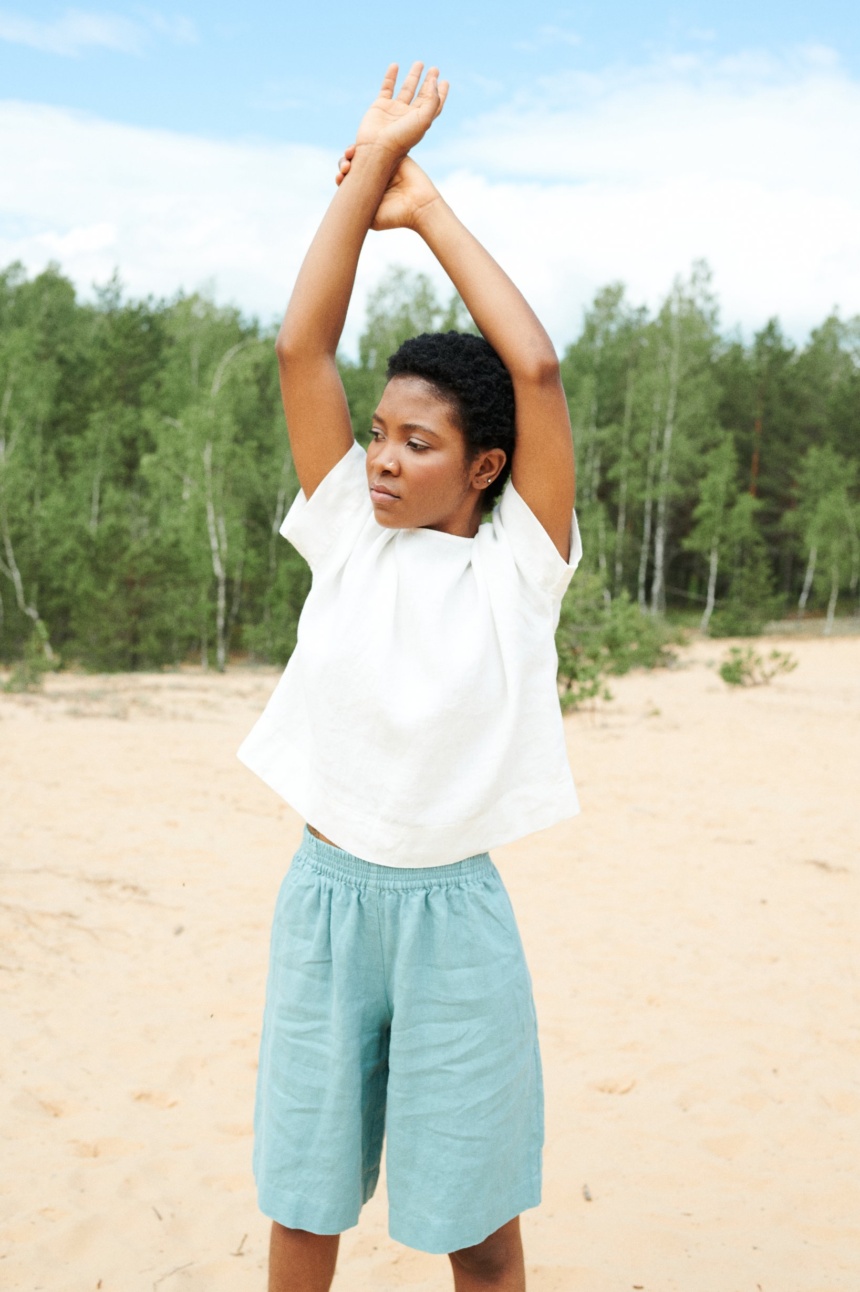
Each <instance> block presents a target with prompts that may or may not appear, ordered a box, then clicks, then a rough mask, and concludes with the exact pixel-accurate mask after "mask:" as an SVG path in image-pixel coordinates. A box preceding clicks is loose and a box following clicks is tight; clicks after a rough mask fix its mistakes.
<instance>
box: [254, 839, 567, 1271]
mask: <svg viewBox="0 0 860 1292" xmlns="http://www.w3.org/2000/svg"><path fill="white" fill-rule="evenodd" d="M383 1133H384V1136H385V1140H386V1159H385V1163H386V1176H387V1186H388V1214H389V1232H390V1234H391V1237H392V1238H394V1239H395V1240H397V1241H398V1242H401V1243H405V1244H406V1245H407V1246H409V1247H414V1248H417V1249H419V1250H420V1251H425V1252H453V1251H458V1250H459V1249H460V1248H463V1247H471V1246H473V1245H474V1244H475V1243H479V1242H481V1241H482V1240H483V1239H484V1238H486V1237H487V1236H488V1235H489V1234H491V1233H493V1232H494V1231H495V1230H496V1229H498V1228H499V1227H500V1226H501V1225H503V1224H505V1223H506V1222H507V1221H508V1220H511V1219H512V1218H513V1217H514V1216H517V1215H519V1213H520V1212H521V1211H525V1210H526V1209H527V1208H529V1207H536V1206H537V1205H538V1203H539V1202H540V1189H541V1150H542V1146H543V1083H542V1079H541V1064H540V1054H539V1051H538V1040H537V1024H536V1019H535V1010H534V1003H533V1000H532V989H531V980H530V978H529V972H528V968H527V967H526V962H525V958H524V956H523V949H522V944H521V942H520V937H519V933H518V931H517V926H516V921H515V919H514V914H513V911H512V909H511V903H510V899H509V898H508V894H507V892H506V891H505V887H504V885H503V883H502V880H501V877H500V876H499V873H498V871H497V870H496V868H495V866H494V865H493V863H492V861H491V860H490V858H489V856H488V855H487V854H486V853H483V854H481V855H480V856H476V857H468V858H466V860H465V861H459V862H455V863H453V864H452V865H446V866H433V867H428V868H424V869H405V868H403V869H400V868H393V867H390V866H377V865H374V864H372V863H370V862H366V861H361V860H359V859H358V858H357V857H353V856H351V855H350V854H349V853H347V852H342V851H341V850H340V849H339V848H333V847H331V846H330V845H328V844H325V843H322V842H321V841H320V840H318V839H316V838H315V837H314V836H313V835H312V834H311V833H310V832H309V831H308V830H305V834H304V838H303V841H302V844H301V847H300V848H299V851H298V852H297V853H296V855H295V857H294V858H293V862H292V865H291V866H290V869H289V871H288V872H287V875H286V877H285V879H284V881H283V884H282V886H281V890H280V893H279V895H278V900H277V906H276V909H275V918H274V926H273V931H272V943H271V957H270V964H269V977H268V983H267V987H266V1009H265V1016H264V1020H263V1034H262V1040H261V1045H260V1067H259V1074H258V1079H257V1099H256V1107H255V1114H254V1136H255V1138H254V1175H255V1178H256V1182H257V1190H258V1196H259V1202H260V1209H261V1210H262V1212H263V1213H264V1214H265V1215H267V1216H269V1217H270V1218H271V1219H273V1220H277V1221H279V1222H280V1223H281V1224H282V1225H286V1226H288V1227H289V1228H293V1229H306V1230H310V1231H311V1232H312V1233H316V1234H338V1233H341V1232H342V1231H343V1230H344V1229H349V1228H350V1227H351V1226H352V1225H355V1224H356V1223H357V1221H358V1216H359V1212H360V1211H361V1207H362V1205H363V1204H364V1203H365V1202H366V1201H367V1199H368V1198H369V1197H370V1196H371V1195H372V1193H373V1191H374V1189H375V1187H376V1182H377V1178H378V1176H379V1165H380V1159H381V1155H382V1143H383Z"/></svg>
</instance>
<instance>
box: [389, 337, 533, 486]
mask: <svg viewBox="0 0 860 1292" xmlns="http://www.w3.org/2000/svg"><path fill="white" fill-rule="evenodd" d="M386 377H387V379H388V380H389V381H390V380H391V379H392V377H420V378H421V379H422V381H426V382H429V383H430V384H431V385H432V386H435V387H436V388H437V389H438V391H439V393H440V394H441V395H442V396H443V397H444V398H446V399H447V400H448V401H449V402H450V403H451V404H452V406H453V408H454V410H455V412H456V420H457V424H458V426H459V428H460V430H461V431H462V433H463V439H464V440H465V443H466V456H467V458H473V457H475V456H476V455H477V454H478V453H480V452H481V451H482V450H483V449H504V451H505V455H506V461H505V465H504V467H503V468H502V470H501V471H500V472H499V474H498V475H497V476H496V478H495V480H494V481H493V483H492V484H491V485H489V486H488V487H487V489H486V490H485V493H484V507H485V509H487V510H488V509H489V508H490V507H492V505H493V503H494V502H495V500H496V499H497V498H498V496H499V494H500V493H501V492H502V490H503V489H504V487H505V484H506V483H507V479H508V476H509V475H510V473H511V463H512V461H513V456H514V446H515V443H516V427H515V421H514V412H515V409H514V385H513V382H512V381H511V377H510V373H509V372H508V370H507V368H506V367H505V365H504V364H503V363H502V361H501V359H500V358H499V356H498V355H497V354H496V352H495V350H494V349H493V347H492V346H491V345H490V343H489V341H485V340H484V338H483V337H482V336H475V335H474V334H473V333H470V332H424V333H422V335H421V336H415V337H411V338H410V339H409V340H408V341H404V342H403V344H402V345H401V347H400V349H399V350H395V352H394V354H393V355H392V356H391V358H390V359H389V360H388V370H387V372H386Z"/></svg>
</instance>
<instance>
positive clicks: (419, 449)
mask: <svg viewBox="0 0 860 1292" xmlns="http://www.w3.org/2000/svg"><path fill="white" fill-rule="evenodd" d="M407 444H408V446H409V448H410V449H412V451H413V452H414V453H426V452H427V450H428V449H429V447H430V445H429V444H422V443H421V441H420V440H408V441H407Z"/></svg>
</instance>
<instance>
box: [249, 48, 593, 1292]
mask: <svg viewBox="0 0 860 1292" xmlns="http://www.w3.org/2000/svg"><path fill="white" fill-rule="evenodd" d="M422 67H423V65H422V64H420V63H416V64H414V65H413V67H412V69H411V70H410V72H409V74H408V76H407V77H406V79H405V81H404V83H403V86H402V88H401V90H400V91H399V93H398V94H396V95H395V86H396V80H397V65H396V64H393V65H392V66H391V67H390V68H389V69H388V72H387V74H386V76H385V79H384V81H383V84H382V90H381V92H380V95H379V97H378V98H377V100H376V101H375V102H374V104H373V105H372V106H371V108H370V109H369V111H368V112H367V113H366V115H365V116H364V118H363V120H362V122H361V125H360V126H359V129H358V133H357V136H356V141H355V144H354V145H353V146H351V147H350V148H349V149H347V152H346V154H345V156H344V158H343V159H342V160H341V163H340V168H339V174H338V177H337V179H338V191H337V193H336V194H335V197H334V199H333V201H332V203H331V206H330V207H329V209H328V211H327V213H326V215H325V217H324V219H323V221H322V224H321V225H320V228H319V230H318V232H317V234H316V236H315V238H314V241H313V243H312V245H311V247H310V249H309V251H308V253H307V256H306V258H305V261H304V263H303V265H302V268H301V272H300V274H299V277H298V280H297V282H296V286H295V289H294V291H293V295H292V297H291V300H290V303H289V308H288V310H287V313H286V317H285V319H284V323H283V326H282V328H281V331H280V334H279V337H278V344H277V352H278V359H279V365H280V373H281V384H282V392H283V399H284V409H285V412H286V418H287V424H288V427H289V433H290V442H291V445H292V451H293V456H294V461H295V465H296V470H297V473H298V477H299V481H300V484H301V492H300V494H299V495H298V497H297V499H296V501H295V503H294V504H293V506H292V507H291V509H290V512H289V513H288V515H287V517H286V519H285V521H284V524H283V526H282V530H281V532H282V533H283V534H284V535H285V536H286V537H287V538H289V539H290V541H291V542H293V544H294V545H295V546H296V547H297V548H298V550H299V551H300V552H301V553H302V554H303V555H304V556H305V557H306V559H307V560H308V562H309V564H310V567H311V570H312V573H313V583H312V588H311V592H310V594H309V596H308V600H307V602H306V604H305V608H304V610H303V612H302V618H301V622H300V626H299V634H298V645H297V648H296V651H295V652H294V654H293V656H292V658H291V660H290V663H289V665H288V667H287V669H286V672H285V673H284V676H283V677H282V679H281V681H280V682H279V684H278V687H277V688H276V691H275V693H274V695H273V696H272V699H271V700H270V702H269V704H268V706H267V708H266V711H265V712H264V714H263V715H262V717H261V719H260V720H259V722H258V723H257V725H256V726H255V728H254V730H253V731H252V732H251V734H250V736H249V737H248V739H247V740H246V741H245V743H244V744H243V746H242V748H241V750H240V757H241V758H242V759H243V761H245V762H246V763H247V765H248V766H249V767H251V768H252V770H254V771H255V772H257V774H258V775H260V776H261V777H262V778H263V779H264V780H265V781H266V782H267V783H268V784H269V785H271V786H272V788H273V789H275V790H276V791H277V792H278V793H279V794H281V795H282V797H283V798H285V799H286V800H287V801H288V802H289V803H291V804H292V806H293V807H294V808H296V810H297V811H298V812H300V813H301V814H302V816H303V817H304V818H305V820H306V821H307V823H308V828H307V829H306V831H305V835H304V839H303V843H302V845H301V847H300V849H299V852H298V853H297V854H296V857H295V858H294V859H293V862H292V865H291V867H290V869H289V871H288V873H287V876H286V878H285V880H284V883H283V886H282V888H281V892H280V894H279V897H278V904H277V909H276V913H275V923H274V929H273V935H272V950H271V962H270V973H269V981H268V987H267V997H266V1015H265V1019H264V1026H263V1038H262V1044H261V1058H260V1070H259V1078H258V1088H257V1105H256V1113H255V1135H256V1138H255V1151H254V1165H255V1174H256V1178H257V1185H258V1191H259V1197H260V1205H261V1207H262V1209H263V1211H264V1212H265V1213H266V1214H267V1215H268V1216H270V1217H271V1218H272V1220H273V1222H274V1223H273V1227H272V1241H271V1253H270V1273H269V1280H270V1282H269V1287H270V1292H326V1290H327V1289H328V1288H329V1286H330V1283H331V1280H332V1277H333V1274H334V1268H335V1259H336V1253H337V1244H338V1235H339V1233H340V1232H342V1230H344V1229H345V1228H348V1227H349V1226H351V1225H354V1224H355V1223H356V1222H357V1220H358V1214H359V1211H360V1208H361V1206H362V1204H363V1202H364V1201H366V1200H367V1198H368V1197H370V1195H371V1194H372V1192H373V1189H374V1187H375V1184H376V1180H377V1175H378V1172H379V1163H380V1155H381V1148H382V1138H383V1127H384V1128H385V1135H386V1139H387V1147H386V1168H387V1183H388V1197H389V1226H390V1231H391V1234H392V1236H393V1237H394V1238H396V1239H398V1240H399V1241H402V1242H404V1243H406V1244H408V1245H410V1246H414V1247H416V1248H419V1249H421V1250H424V1251H429V1252H440V1253H441V1252H445V1253H448V1254H449V1256H450V1258H451V1263H452V1267H453V1275H454V1285H455V1288H456V1289H457V1292H473V1290H476V1289H478V1288H487V1287H492V1288H497V1289H503V1290H504V1292H521V1289H523V1288H524V1287H525V1274H524V1265H523V1254H522V1244H521V1241H520V1232H519V1214H520V1212H521V1211H523V1210H524V1209H526V1208H528V1207H533V1206H536V1205H537V1204H538V1202H539V1200H540V1164H541V1147H542V1143H543V1094H542V1084H541V1072H540V1057H539V1053H538V1048H537V1034H536V1023H535V1015H534V1006H533V1003H532V995H531V983H530V980H529V975H528V970H527V968H526V965H525V961H524V958H523V953H522V947H521V943H520V939H519V935H518V932H517V929H516V924H515V921H514V917H513V913H512V911H511V907H510V902H509V900H508V897H507V894H506V892H505V889H504V887H503V885H502V882H501V879H500V878H499V875H498V872H497V871H496V870H495V867H494V866H493V863H492V862H491V860H490V858H489V856H488V855H487V851H486V850H487V849H488V848H489V847H491V846H495V845H497V844H502V843H505V842H508V841H510V840H512V839H515V838H518V837H521V836H522V835H524V834H527V833H530V832H531V831H532V830H535V829H539V828H542V827H544V826H547V825H551V824H553V823H554V822H555V821H558V820H559V819H561V818H563V817H566V816H570V815H572V814H574V813H575V812H576V811H577V810H578V806H577V801H576V793H575V790H574V787H573V781H572V779H571V775H570V770H569V767H568V764H567V759H566V755H565V746H564V738H563V730H562V723H561V715H560V711H559V706H558V698H557V691H556V686H555V668H556V657H555V649H554V640H553V635H554V630H555V627H556V624H557V620H558V611H559V605H560V602H561V597H562V595H563V593H564V590H565V588H566V587H567V584H568V582H569V580H570V577H571V574H572V572H573V569H574V567H575V565H576V563H577V561H578V560H579V556H580V547H579V537H578V531H577V528H576V521H575V518H574V516H573V498H574V471H573V450H572V444H571V435H570V424H569V421H568V413H567V403H566V399H565V395H564V392H563V389H562V386H561V381H560V378H559V369H558V362H557V359H556V356H555V352H554V350H553V347H552V344H551V342H550V340H549V338H548V336H547V334H546V332H545V331H544V329H543V327H542V326H541V324H540V323H539V321H538V320H537V318H536V317H535V315H534V314H533V312H532V310H531V309H530V308H529V306H528V305H527V303H526V302H525V300H524V299H523V297H522V296H521V295H520V293H519V291H518V290H517V289H516V288H515V287H514V285H513V284H512V283H511V282H510V280H509V279H508V278H507V276H506V275H505V274H504V273H503V271H502V270H501V269H500V268H499V266H498V265H497V264H496V263H495V262H494V261H493V259H492V258H491V257H490V256H489V254H488V253H487V252H486V251H485V250H484V249H483V247H481V245H480V244H479V243H478V242H477V241H476V239H475V238H473V237H472V235H471V234H470V233H469V232H468V231H467V230H466V229H465V228H464V227H463V225H462V224H461V223H460V222H459V220H458V219H457V218H456V216H455V215H454V214H453V212H452V211H451V210H450V208H449V207H448V206H447V204H446V203H445V202H444V201H443V199H442V197H441V196H440V194H439V193H438V191H437V190H436V189H435V187H434V186H433V184H432V183H431V182H430V180H429V179H428V178H427V176H426V175H425V174H424V172H423V171H422V170H421V169H420V168H419V167H418V166H417V165H416V164H415V163H414V162H413V161H412V160H411V158H409V157H408V155H407V154H408V152H409V150H410V149H411V148H412V147H413V146H414V145H415V144H417V143H418V142H419V140H420V139H421V138H422V137H423V135H424V134H425V132H426V131H427V130H428V128H429V127H430V125H431V123H432V121H433V120H434V119H435V117H436V116H438V114H439V112H440V111H441V110H442V107H443V105H444V102H445V97H446V94H447V85H446V83H445V82H441V83H440V82H439V80H438V70H437V69H436V68H431V69H430V70H429V71H428V72H427V75H426V77H425V78H424V81H423V84H421V86H420V89H419V83H420V81H421V72H422ZM370 228H374V229H377V230H381V229H390V228H411V229H413V230H414V231H415V232H416V233H417V234H418V235H419V236H420V237H422V238H423V239H424V241H425V242H426V244H427V245H428V247H429V248H430V250H431V251H432V252H433V254H434V255H435V256H436V258H437V259H438V261H439V263H440V264H441V265H442V267H443V268H444V269H445V270H446V272H447V274H448V276H449V277H450V279H451V281H452V282H453V284H454V286H455V287H456V289H457V290H458V292H459V293H460V295H461V297H462V298H463V300H464V302H465V304H466V306H467V307H468V309H469V311H470V313H471V315H472V317H473V318H474V320H475V322H476V323H477V325H478V327H479V328H480V330H481V333H482V336H481V337H474V336H460V335H458V334H456V333H447V334H444V335H441V336H425V337H419V338H416V339H415V340H414V341H409V342H407V343H406V344H405V345H404V346H402V347H401V349H400V350H399V351H398V352H397V354H396V355H394V356H392V358H391V360H390V363H389V372H388V376H389V381H388V384H387V386H386V388H385V391H384V393H383V396H382V399H381V401H380V403H379V406H378V408H377V410H376V413H375V414H374V418H373V426H372V428H371V442H370V445H369V447H368V450H367V452H366V454H365V452H364V451H363V450H362V449H361V448H360V447H359V446H358V444H357V443H356V442H355V440H354V438H353V433H352V428H351V425H350V420H349V414H348V410H347V404H346V399H345V396H344V391H343V388H342V385H341V382H340V379H339V376H338V371H337V366H336V362H335V353H336V349H337V345H338V341H339V339H340V335H341V331H342V328H343V324H344V320H345V317H346V311H347V306H348V304H349V299H350V294H351V291H352V287H353V282H354V277H355V271H356V266H357V262H358V257H359V254H360V251H361V247H362V244H363V242H364V239H365V236H366V234H367V231H368V229H370ZM508 480H509V482H508ZM506 482H507V483H506ZM505 486H506V487H505ZM503 487H504V488H503ZM500 494H501V500H500V502H499V503H498V505H497V506H496V507H495V508H494V510H493V512H492V517H491V519H490V520H488V521H487V522H485V523H482V516H483V514H484V513H485V512H486V511H487V509H488V506H492V503H493V502H494V500H495V499H496V498H497V497H498V496H499V495H500Z"/></svg>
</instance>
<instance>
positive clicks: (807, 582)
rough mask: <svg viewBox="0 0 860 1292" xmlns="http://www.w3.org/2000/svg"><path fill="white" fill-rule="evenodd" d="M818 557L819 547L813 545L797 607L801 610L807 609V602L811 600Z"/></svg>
mask: <svg viewBox="0 0 860 1292" xmlns="http://www.w3.org/2000/svg"><path fill="white" fill-rule="evenodd" d="M817 559H818V548H817V547H811V548H810V549H809V560H808V561H807V563H806V574H805V575H804V578H803V590H802V591H801V593H800V600H799V601H798V603H797V608H798V610H800V611H803V610H805V609H806V603H807V601H808V600H809V593H810V591H811V590H812V580H813V579H814V578H815V562H816V560H817Z"/></svg>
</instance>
